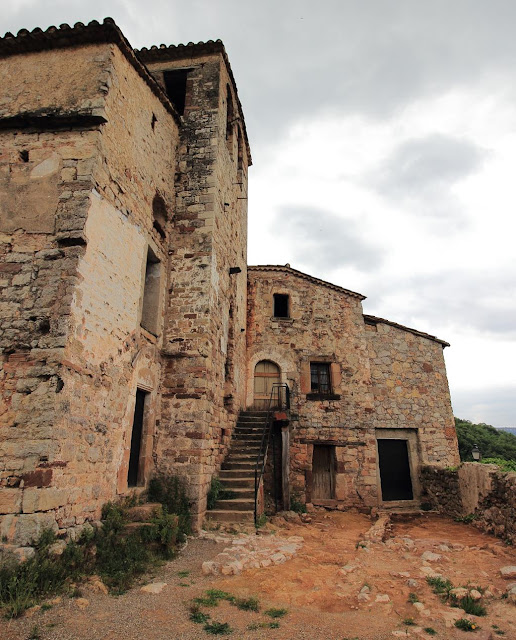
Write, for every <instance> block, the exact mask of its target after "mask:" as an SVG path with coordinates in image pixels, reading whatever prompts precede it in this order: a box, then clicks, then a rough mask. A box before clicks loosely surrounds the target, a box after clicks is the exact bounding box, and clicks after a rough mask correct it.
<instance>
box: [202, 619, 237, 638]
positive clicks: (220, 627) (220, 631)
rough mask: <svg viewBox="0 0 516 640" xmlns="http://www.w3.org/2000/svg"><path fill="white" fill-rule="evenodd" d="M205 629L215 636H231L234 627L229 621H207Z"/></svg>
mask: <svg viewBox="0 0 516 640" xmlns="http://www.w3.org/2000/svg"><path fill="white" fill-rule="evenodd" d="M203 629H204V630H205V631H206V633H211V634H212V635H214V636H229V634H230V633H233V629H232V628H231V627H230V626H229V624H228V623H227V622H207V623H206V624H205V625H204V627H203Z"/></svg>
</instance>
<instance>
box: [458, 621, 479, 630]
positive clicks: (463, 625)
mask: <svg viewBox="0 0 516 640" xmlns="http://www.w3.org/2000/svg"><path fill="white" fill-rule="evenodd" d="M455 626H456V627H457V629H462V631H476V630H477V629H480V627H479V626H478V624H475V623H474V622H471V621H470V620H468V619H467V618H459V619H458V620H457V621H456V622H455Z"/></svg>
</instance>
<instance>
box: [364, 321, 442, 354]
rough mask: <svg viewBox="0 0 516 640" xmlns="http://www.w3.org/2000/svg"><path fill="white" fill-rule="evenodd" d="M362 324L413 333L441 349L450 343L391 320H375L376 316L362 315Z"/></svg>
mask: <svg viewBox="0 0 516 640" xmlns="http://www.w3.org/2000/svg"><path fill="white" fill-rule="evenodd" d="M364 322H365V323H366V324H373V325H376V324H388V325H390V326H391V327H395V328H396V329H401V330H402V331H408V332H409V333H413V334H414V335H415V336H420V337H421V338H426V339H427V340H433V341H434V342H438V343H439V344H442V346H443V347H449V346H450V343H449V342H445V341H444V340H441V339H440V338H436V337H435V336H431V335H430V334H429V333H424V332H423V331H418V330H417V329H411V328H410V327H405V326H404V325H402V324H398V323H397V322H392V321H391V320H385V318H377V317H376V316H369V315H366V314H364Z"/></svg>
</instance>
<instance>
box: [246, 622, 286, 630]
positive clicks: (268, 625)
mask: <svg viewBox="0 0 516 640" xmlns="http://www.w3.org/2000/svg"><path fill="white" fill-rule="evenodd" d="M247 628H248V630H249V631H257V630H258V629H279V628H280V623H279V622H276V621H274V622H252V623H251V624H249V625H247Z"/></svg>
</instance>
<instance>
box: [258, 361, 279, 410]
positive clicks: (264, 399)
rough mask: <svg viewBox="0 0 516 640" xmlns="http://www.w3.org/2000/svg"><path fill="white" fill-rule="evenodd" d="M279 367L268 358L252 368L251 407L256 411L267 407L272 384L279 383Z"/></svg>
mask: <svg viewBox="0 0 516 640" xmlns="http://www.w3.org/2000/svg"><path fill="white" fill-rule="evenodd" d="M280 381H281V379H280V369H279V367H278V365H277V364H275V363H274V362H271V361H270V360H261V361H260V362H258V363H257V365H256V367H255V368H254V401H253V408H254V409H256V410H258V411H263V410H264V409H267V404H268V402H269V398H270V395H271V391H272V385H273V384H276V383H279V382H280Z"/></svg>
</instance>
